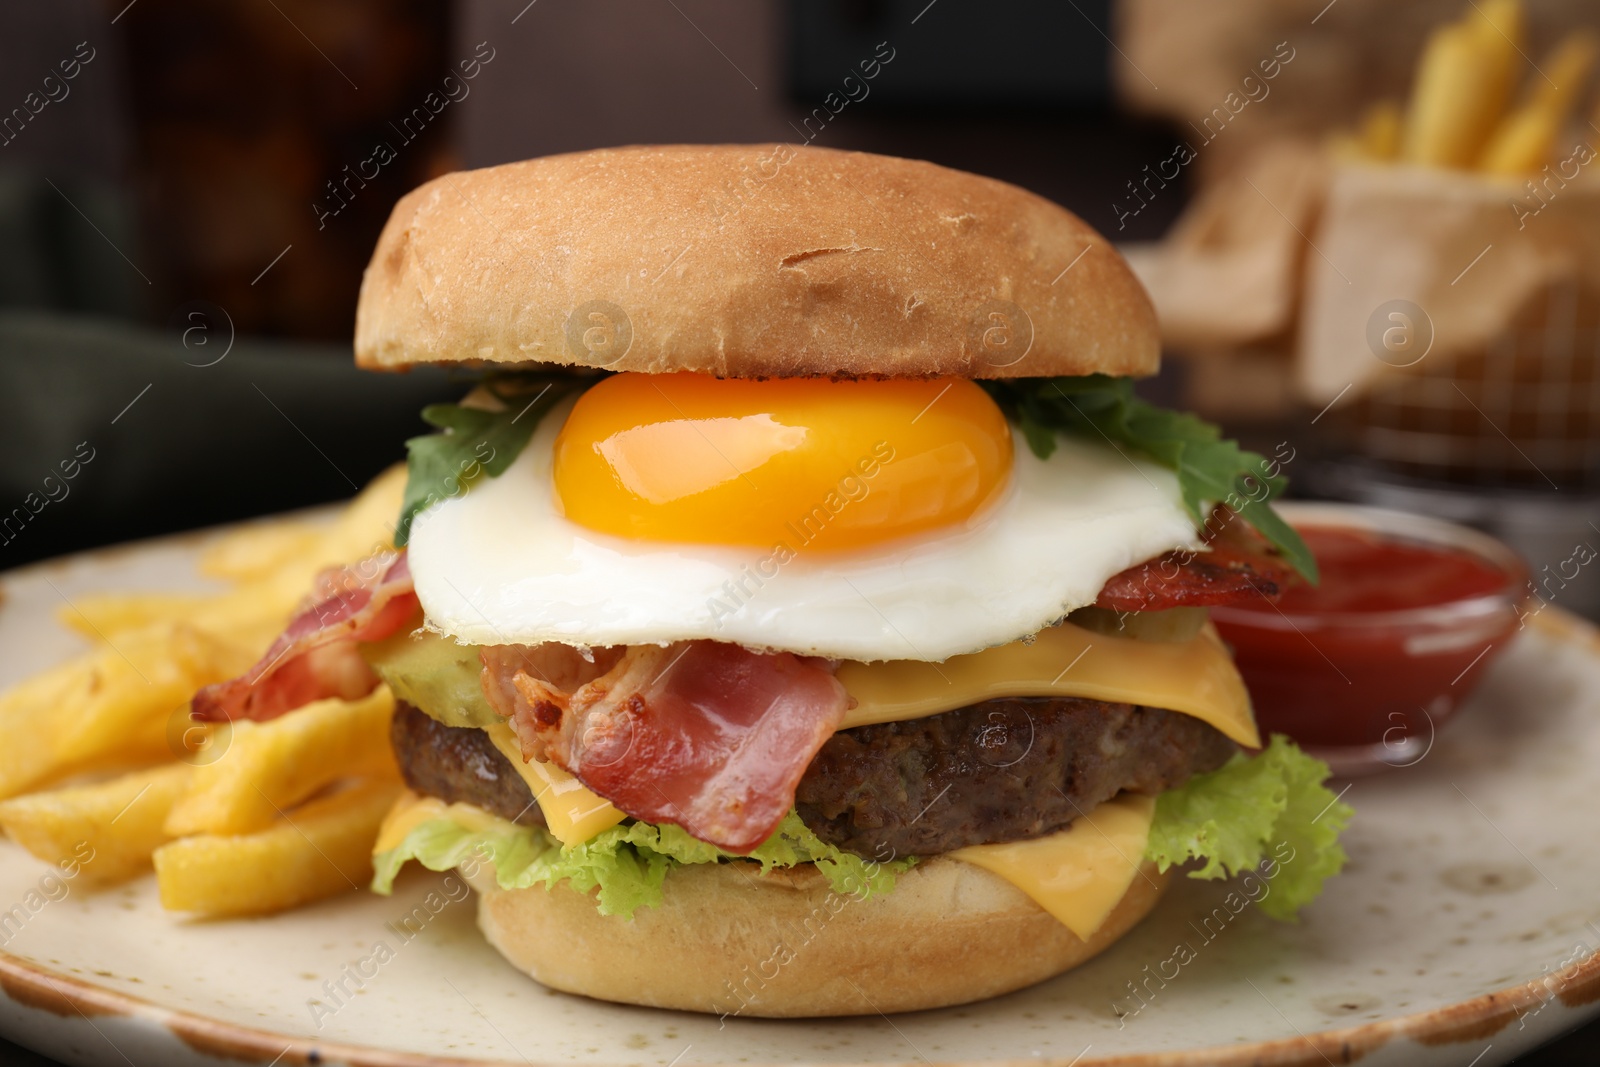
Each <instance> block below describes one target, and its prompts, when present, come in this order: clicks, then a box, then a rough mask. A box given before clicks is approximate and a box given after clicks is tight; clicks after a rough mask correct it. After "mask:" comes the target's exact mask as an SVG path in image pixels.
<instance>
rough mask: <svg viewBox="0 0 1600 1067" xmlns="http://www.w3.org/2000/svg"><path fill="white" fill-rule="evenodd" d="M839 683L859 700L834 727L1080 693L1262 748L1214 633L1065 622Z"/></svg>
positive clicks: (855, 667)
mask: <svg viewBox="0 0 1600 1067" xmlns="http://www.w3.org/2000/svg"><path fill="white" fill-rule="evenodd" d="M838 678H839V681H840V682H841V683H843V685H844V687H845V690H846V691H847V692H849V694H850V695H851V696H852V697H854V698H855V700H856V706H855V707H853V708H851V709H850V711H849V712H847V713H846V714H845V717H844V722H843V723H841V724H840V726H839V729H841V730H848V729H850V728H851V727H855V726H868V725H870V724H872V723H880V722H898V721H901V720H903V719H920V718H923V717H924V716H928V715H938V714H939V713H940V712H945V711H949V710H950V709H951V708H959V707H965V706H966V705H968V704H975V703H977V702H978V701H980V700H993V699H996V698H999V697H1048V696H1061V697H1084V698H1087V699H1090V700H1106V701H1113V702H1118V703H1127V704H1143V705H1145V706H1146V707H1152V708H1166V709H1168V710H1169V711H1177V712H1182V713H1183V714H1185V715H1192V716H1194V717H1195V718H1197V719H1200V720H1201V721H1202V722H1205V723H1208V724H1209V725H1211V726H1214V727H1216V728H1217V730H1219V731H1220V732H1221V733H1223V734H1224V735H1226V736H1227V737H1229V738H1232V739H1233V740H1234V741H1237V742H1238V743H1239V744H1241V745H1245V746H1246V747H1249V748H1260V747H1261V734H1260V733H1259V732H1258V731H1257V730H1256V724H1255V719H1254V718H1253V717H1252V716H1251V714H1250V695H1249V693H1248V692H1247V691H1246V690H1245V687H1244V680H1243V679H1241V678H1240V677H1239V671H1238V668H1236V667H1235V666H1234V665H1233V659H1232V657H1230V656H1229V655H1228V650H1227V648H1226V647H1225V646H1224V645H1223V643H1222V639H1221V638H1220V637H1218V636H1217V631H1216V629H1215V628H1214V627H1213V626H1211V624H1210V623H1207V624H1206V626H1205V628H1204V629H1203V630H1201V631H1200V633H1199V634H1198V635H1196V636H1195V637H1194V638H1193V639H1192V640H1189V641H1182V642H1174V643H1170V644H1168V643H1163V642H1159V641H1136V640H1134V639H1132V638H1128V637H1108V636H1106V635H1105V634H1098V633H1094V632H1092V631H1089V630H1085V629H1083V628H1081V627H1078V626H1074V625H1072V624H1071V623H1062V624H1060V625H1059V626H1052V627H1050V628H1049V629H1048V630H1041V631H1040V632H1039V633H1038V635H1036V636H1035V637H1034V639H1033V640H1032V641H1031V642H1022V641H1013V642H1012V643H1010V644H1008V645H998V646H996V647H994V648H986V649H984V650H983V651H982V652H974V653H972V654H970V655H966V656H954V657H952V658H950V659H947V660H945V661H944V662H943V663H925V662H922V661H919V660H889V661H887V662H879V663H858V662H854V661H849V662H846V663H844V664H842V665H841V666H840V667H839V673H838Z"/></svg>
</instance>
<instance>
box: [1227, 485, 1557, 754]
mask: <svg viewBox="0 0 1600 1067" xmlns="http://www.w3.org/2000/svg"><path fill="white" fill-rule="evenodd" d="M1282 511H1283V512H1284V515H1285V518H1287V519H1288V520H1289V521H1290V522H1291V523H1292V524H1293V525H1294V527H1295V528H1296V529H1297V530H1298V531H1299V532H1300V536H1301V537H1302V538H1304V539H1305V542H1306V544H1307V546H1308V547H1309V548H1310V549H1311V551H1312V554H1313V555H1315V556H1316V557H1317V564H1318V566H1319V567H1320V569H1321V571H1322V581H1321V584H1320V585H1318V586H1311V585H1307V584H1298V585H1294V586H1292V587H1290V588H1289V589H1288V590H1286V591H1285V593H1284V594H1283V596H1282V597H1281V598H1280V599H1279V600H1278V601H1277V602H1276V603H1272V602H1269V601H1267V600H1265V599H1262V600H1260V601H1258V602H1255V603H1252V604H1248V605H1242V606H1235V607H1226V608H1213V609H1212V612H1211V615H1212V619H1213V620H1214V621H1215V622H1216V625H1217V629H1218V630H1219V631H1220V632H1221V634H1222V637H1223V639H1224V640H1226V641H1227V642H1228V643H1229V644H1230V645H1232V646H1233V649H1234V660H1235V662H1236V663H1237V664H1238V665H1239V671H1240V673H1241V674H1242V675H1243V676H1244V680H1245V685H1246V686H1247V687H1248V688H1249V690H1250V697H1251V701H1252V702H1253V704H1254V705H1255V714H1256V721H1257V722H1258V723H1259V724H1260V726H1261V732H1262V734H1263V735H1267V734H1272V733H1284V734H1288V735H1289V736H1290V737H1291V738H1293V739H1294V740H1295V741H1297V742H1299V743H1300V744H1301V745H1302V746H1303V747H1305V748H1306V749H1307V750H1308V751H1312V752H1314V753H1315V754H1316V755H1318V756H1320V757H1322V758H1323V759H1326V760H1328V762H1329V763H1330V765H1332V767H1333V769H1334V770H1335V772H1337V773H1341V774H1358V773H1363V772H1367V771H1374V770H1380V769H1382V768H1383V767H1386V766H1388V767H1395V766H1407V765H1409V764H1411V763H1415V762H1417V761H1418V760H1420V759H1421V758H1422V757H1423V756H1424V755H1426V753H1427V751H1428V749H1429V748H1430V747H1431V746H1432V743H1433V737H1434V732H1435V731H1436V730H1437V729H1438V728H1439V727H1440V726H1441V725H1442V724H1443V723H1444V722H1445V720H1447V719H1448V718H1449V717H1450V716H1451V715H1452V714H1454V712H1455V711H1456V709H1457V708H1458V707H1459V706H1460V704H1461V702H1462V700H1463V699H1464V698H1465V697H1466V696H1467V695H1468V694H1469V693H1470V692H1471V691H1472V689H1473V687H1474V686H1475V685H1476V684H1477V683H1478V681H1479V679H1480V678H1481V676H1482V674H1483V671H1484V669H1485V668H1487V667H1488V665H1489V663H1490V662H1491V661H1492V660H1493V659H1494V658H1495V656H1496V655H1497V654H1498V653H1499V651H1500V650H1501V648H1503V647H1504V645H1505V644H1506V643H1507V641H1508V640H1509V639H1510V638H1511V636H1512V635H1513V634H1514V633H1515V632H1516V631H1517V629H1518V627H1519V624H1520V610H1521V605H1522V601H1523V597H1524V595H1525V590H1526V585H1527V572H1526V570H1525V568H1524V567H1523V566H1522V564H1521V562H1520V561H1519V560H1518V559H1517V557H1516V556H1515V555H1514V554H1513V553H1512V552H1511V550H1510V549H1508V548H1506V547H1505V546H1504V545H1502V544H1500V543H1499V542H1498V541H1495V540H1494V539H1493V538H1491V537H1488V536H1487V535H1485V534H1481V533H1478V532H1477V531H1475V530H1469V529H1467V528H1465V527H1461V526H1456V525H1454V524H1451V523H1446V522H1439V521H1437V520H1434V519H1428V518H1424V517H1422V516H1416V515H1408V514H1406V513H1404V512H1394V511H1386V510H1382V509H1378V508H1363V507H1355V506H1346V505H1333V504H1300V505H1287V506H1284V507H1283V508H1282Z"/></svg>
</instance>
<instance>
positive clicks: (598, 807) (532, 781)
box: [484, 722, 627, 846]
mask: <svg viewBox="0 0 1600 1067" xmlns="http://www.w3.org/2000/svg"><path fill="white" fill-rule="evenodd" d="M484 733H486V734H488V735H489V740H491V741H493V742H494V747H495V748H498V749H499V750H500V754H501V755H503V756H505V758H506V759H507V760H509V761H510V762H511V766H513V767H515V768H516V770H517V773H518V774H520V775H522V780H523V781H524V782H527V783H528V789H529V791H530V792H532V793H533V799H534V800H536V801H538V802H539V810H540V811H542V812H544V821H545V825H546V826H548V827H549V828H550V834H551V836H552V837H554V838H555V839H556V840H557V841H560V842H561V843H562V844H563V845H569V846H570V845H581V844H583V843H584V842H585V841H587V840H589V839H590V838H591V837H593V836H594V835H595V834H598V833H599V832H600V831H601V830H609V829H611V827H613V826H615V825H617V823H619V822H621V821H622V820H623V819H625V818H627V816H626V815H624V814H623V813H622V812H621V811H619V810H617V808H616V806H615V805H614V804H612V803H611V801H609V800H606V799H605V798H603V797H599V796H596V795H595V794H594V793H591V792H589V790H588V789H587V788H585V787H584V785H583V783H582V782H580V781H578V780H577V779H576V778H574V777H573V776H572V775H570V774H568V773H567V772H566V771H564V770H562V769H561V768H560V767H557V766H556V765H555V764H554V763H541V762H539V761H538V760H528V761H526V762H524V761H523V759H522V749H521V747H520V746H519V745H518V744H517V735H516V734H514V733H512V731H511V726H510V724H508V723H503V722H497V723H495V724H494V725H493V726H487V727H484Z"/></svg>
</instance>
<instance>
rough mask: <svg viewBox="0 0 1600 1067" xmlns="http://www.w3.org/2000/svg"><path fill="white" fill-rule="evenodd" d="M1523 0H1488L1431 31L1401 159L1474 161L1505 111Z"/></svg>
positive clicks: (1445, 164)
mask: <svg viewBox="0 0 1600 1067" xmlns="http://www.w3.org/2000/svg"><path fill="white" fill-rule="evenodd" d="M1521 39H1522V8H1521V5H1520V3H1518V0H1483V2H1482V3H1479V4H1474V5H1473V12H1472V14H1471V15H1470V16H1469V17H1468V18H1467V19H1466V20H1465V21H1464V22H1458V23H1452V24H1449V25H1446V26H1441V27H1439V28H1438V29H1436V30H1435V31H1434V32H1433V34H1432V35H1431V36H1430V37H1429V38H1428V43H1427V45H1426V47H1425V48H1424V50H1423V54H1422V60H1421V62H1420V63H1419V64H1418V67H1417V76H1416V84H1415V86H1414V87H1413V89H1412V95H1411V106H1410V109H1409V112H1408V115H1407V121H1406V131H1405V139H1404V145H1403V148H1402V151H1401V158H1403V159H1404V160H1405V161H1406V162H1408V163H1419V164H1424V165H1429V166H1436V167H1470V166H1472V165H1473V164H1474V163H1476V162H1477V160H1478V157H1479V155H1480V154H1481V152H1482V149H1483V146H1484V144H1485V142H1486V141H1487V140H1488V139H1489V136H1490V134H1491V133H1492V131H1493V130H1494V128H1495V126H1496V125H1497V124H1498V123H1499V121H1500V117H1501V115H1502V114H1503V113H1504V111H1505V107H1506V101H1507V99H1508V97H1509V96H1510V92H1511V87H1512V82H1513V79H1514V77H1515V74H1516V70H1517V66H1516V64H1517V62H1518V60H1519V52H1518V49H1519V48H1520V47H1521V45H1520V41H1521Z"/></svg>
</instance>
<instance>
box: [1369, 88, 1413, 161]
mask: <svg viewBox="0 0 1600 1067" xmlns="http://www.w3.org/2000/svg"><path fill="white" fill-rule="evenodd" d="M1404 127H1405V116H1404V115H1403V114H1402V113H1401V111H1400V105H1399V104H1398V103H1396V102H1395V101H1393V100H1380V101H1378V102H1377V103H1376V104H1373V105H1372V107H1370V108H1369V109H1367V113H1366V115H1365V117H1363V119H1362V120H1361V132H1360V134H1359V137H1360V143H1361V154H1362V155H1363V156H1364V157H1365V158H1367V159H1372V160H1379V161H1387V160H1391V159H1394V158H1396V157H1397V156H1399V155H1400V137H1401V135H1402V133H1403V132H1404Z"/></svg>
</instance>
